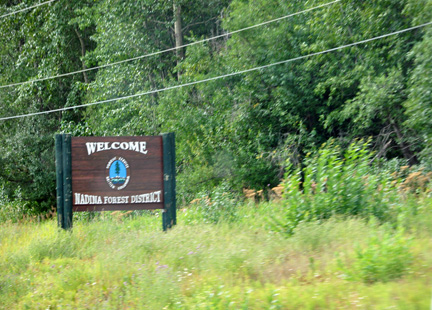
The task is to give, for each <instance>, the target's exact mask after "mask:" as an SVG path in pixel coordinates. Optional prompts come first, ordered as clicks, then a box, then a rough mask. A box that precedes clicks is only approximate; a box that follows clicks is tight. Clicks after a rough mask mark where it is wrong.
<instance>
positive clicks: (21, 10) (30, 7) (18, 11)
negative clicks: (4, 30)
mask: <svg viewBox="0 0 432 310" xmlns="http://www.w3.org/2000/svg"><path fill="white" fill-rule="evenodd" d="M54 1H56V0H50V1H45V2H42V3H38V4H35V5H32V6H29V7H26V8H24V9H20V10H16V11H13V12H10V13H7V14H5V15H1V16H0V18H3V17H7V16H10V15H14V14H16V13H20V12H24V11H28V10H31V9H34V8H36V7H38V6H41V5H44V4H48V3H51V2H54Z"/></svg>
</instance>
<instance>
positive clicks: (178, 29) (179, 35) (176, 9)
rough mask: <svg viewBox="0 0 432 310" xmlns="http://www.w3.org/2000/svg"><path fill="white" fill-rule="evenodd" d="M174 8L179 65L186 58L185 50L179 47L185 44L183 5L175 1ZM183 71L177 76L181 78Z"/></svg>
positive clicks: (178, 72)
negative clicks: (182, 21)
mask: <svg viewBox="0 0 432 310" xmlns="http://www.w3.org/2000/svg"><path fill="white" fill-rule="evenodd" d="M173 9H174V36H175V44H176V48H177V49H176V56H177V65H178V64H179V63H180V61H181V60H182V59H183V58H184V50H183V48H179V47H180V46H182V45H183V33H182V24H181V6H180V4H177V3H176V1H174V4H173ZM180 75H181V72H180V71H177V77H178V78H180Z"/></svg>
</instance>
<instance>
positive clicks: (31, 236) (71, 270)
mask: <svg viewBox="0 0 432 310" xmlns="http://www.w3.org/2000/svg"><path fill="white" fill-rule="evenodd" d="M417 202H418V204H419V206H420V207H419V208H418V212H417V214H412V215H409V216H408V215H406V216H405V217H404V219H403V221H402V220H401V222H403V224H400V225H399V228H397V229H395V228H393V227H391V226H389V225H380V224H378V222H377V221H375V220H373V219H372V220H369V221H366V220H364V219H359V218H347V217H345V218H342V217H340V218H339V217H332V218H330V219H329V220H325V221H321V222H318V221H315V222H308V223H300V224H299V225H298V226H297V227H296V228H295V231H294V234H293V235H292V236H291V237H287V236H286V235H284V234H281V233H276V232H274V231H272V230H271V229H270V228H271V225H269V223H270V222H271V220H270V218H269V215H270V214H277V213H278V212H282V211H281V210H282V207H281V205H280V204H278V203H276V202H274V203H262V204H259V205H255V204H252V203H250V204H244V205H240V206H237V207H236V212H235V215H234V220H232V219H231V220H230V221H225V222H219V223H218V224H210V223H208V224H206V223H203V224H202V223H200V221H201V220H202V219H203V216H198V215H197V213H199V210H197V209H194V208H188V209H185V210H179V214H178V225H177V227H175V228H174V229H172V230H171V231H169V232H168V233H164V232H162V231H161V218H160V217H159V216H158V215H155V214H150V213H145V214H144V215H135V213H132V214H130V215H127V216H126V215H125V216H122V215H121V214H122V213H114V214H113V215H111V213H108V212H106V213H101V214H100V215H99V216H96V217H95V218H93V219H90V220H89V219H86V217H85V216H80V217H77V218H76V219H75V222H74V228H73V230H72V231H71V232H64V231H60V230H58V228H57V223H56V222H55V221H54V220H48V221H45V222H42V223H30V222H25V223H20V224H14V223H3V224H1V225H0V308H1V309H429V307H430V301H431V293H432V287H431V283H432V242H431V241H432V240H431V238H432V200H431V199H430V198H424V199H423V200H420V199H419V200H418V201H417ZM204 218H205V217H204ZM370 270H372V274H375V273H378V275H380V274H379V272H382V270H384V271H385V272H384V274H388V272H394V273H395V274H394V275H395V276H394V277H389V278H386V277H385V276H381V277H378V278H371V277H370V275H371V273H370V272H369V271H370ZM377 270H378V271H379V272H378V271H377ZM368 272H369V273H368ZM363 274H366V275H368V276H365V277H363V276H362V275H363ZM371 279H372V280H371Z"/></svg>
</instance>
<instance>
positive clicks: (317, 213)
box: [274, 141, 399, 234]
mask: <svg viewBox="0 0 432 310" xmlns="http://www.w3.org/2000/svg"><path fill="white" fill-rule="evenodd" d="M371 159H372V153H371V152H370V151H369V150H368V143H367V142H366V143H365V142H362V141H359V142H356V143H353V144H351V145H350V146H349V148H348V149H347V150H346V151H345V152H342V151H341V149H340V147H339V146H337V145H334V144H333V142H330V143H328V144H324V145H323V147H322V148H321V149H320V150H319V151H318V153H317V154H316V155H315V156H309V157H308V158H307V159H306V161H305V167H304V168H303V169H293V168H292V166H291V167H289V169H288V171H289V172H288V173H287V174H286V177H285V180H284V181H283V186H284V194H283V196H282V203H283V207H284V209H285V215H284V217H283V218H278V219H274V224H275V225H274V227H276V229H277V230H280V231H283V232H285V233H287V234H292V233H293V231H294V229H295V227H296V226H297V225H298V224H299V223H301V222H308V221H313V220H324V219H328V218H330V217H331V216H333V215H344V216H361V217H365V218H368V217H371V216H373V217H375V218H377V219H378V220H379V221H380V222H386V221H395V220H396V219H397V213H398V212H397V211H398V210H397V209H398V207H399V195H398V193H397V190H396V186H397V182H395V180H394V178H393V177H392V175H391V174H390V173H389V172H387V171H385V170H379V169H377V167H375V166H373V165H372V164H371Z"/></svg>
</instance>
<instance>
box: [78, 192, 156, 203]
mask: <svg viewBox="0 0 432 310" xmlns="http://www.w3.org/2000/svg"><path fill="white" fill-rule="evenodd" d="M161 197H162V191H155V192H151V193H146V194H140V195H132V196H97V195H86V194H80V193H75V205H116V204H128V203H157V202H161Z"/></svg>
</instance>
